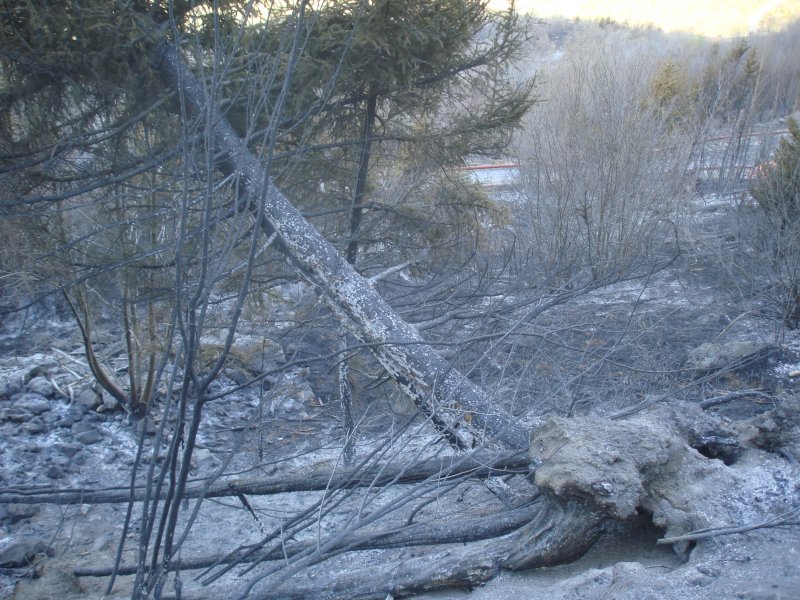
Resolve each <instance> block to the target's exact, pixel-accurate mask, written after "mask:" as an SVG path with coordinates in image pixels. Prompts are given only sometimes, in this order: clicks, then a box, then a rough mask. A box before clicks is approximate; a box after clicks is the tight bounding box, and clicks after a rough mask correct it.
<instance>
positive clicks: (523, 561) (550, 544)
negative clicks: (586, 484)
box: [198, 499, 604, 600]
mask: <svg viewBox="0 0 800 600" xmlns="http://www.w3.org/2000/svg"><path fill="white" fill-rule="evenodd" d="M603 521H604V517H603V516H602V515H600V514H599V513H596V512H593V511H592V510H590V509H589V508H588V507H587V506H586V505H585V504H583V503H576V502H567V503H563V504H562V503H561V502H558V501H554V500H553V499H545V500H544V501H543V502H542V503H541V505H540V507H539V510H538V511H537V512H536V514H535V515H534V516H533V517H532V518H531V520H530V521H529V522H528V523H527V524H526V525H524V526H523V527H521V528H519V529H517V530H516V531H514V532H513V533H511V534H508V535H505V536H502V537H498V538H495V539H492V540H486V541H482V542H476V543H472V544H470V545H469V546H466V547H465V546H456V547H447V548H445V549H442V550H438V551H436V552H434V553H433V554H429V555H427V556H424V557H420V558H412V559H407V560H401V561H396V562H394V563H391V564H382V565H374V566H370V567H368V568H363V569H357V570H353V571H347V572H337V573H335V575H333V576H328V577H314V578H313V579H310V578H308V577H305V576H303V577H296V578H292V579H291V580H289V581H287V582H285V583H284V584H283V585H280V586H277V587H276V586H275V585H274V584H273V583H272V582H271V581H270V580H269V579H267V580H265V581H264V582H263V583H261V584H259V585H258V586H256V588H255V589H254V590H253V591H252V592H251V595H249V596H247V597H248V598H252V599H254V600H256V599H257V600H276V599H278V598H292V599H301V598H302V599H308V600H323V599H324V600H334V599H339V598H342V599H343V598H348V599H350V598H352V599H359V600H368V599H377V598H380V599H381V600H383V599H384V598H386V597H387V596H395V597H403V596H409V595H412V594H420V593H423V592H432V591H437V590H444V589H449V588H460V589H467V590H471V589H474V588H476V587H477V586H479V585H480V584H482V583H485V582H486V581H488V580H490V579H491V578H492V577H494V576H495V575H497V573H498V572H499V571H500V570H501V569H510V570H517V569H527V568H533V567H541V566H551V565H556V564H560V563H563V562H569V561H571V560H574V559H576V558H578V557H580V556H581V555H582V554H583V553H584V552H585V551H586V550H587V549H588V548H589V547H590V546H591V545H592V544H593V543H594V542H595V540H596V539H597V537H598V536H599V534H600V533H601V531H602V527H603ZM216 593H218V592H215V591H213V590H209V593H208V594H203V595H201V596H199V597H198V598H203V599H206V598H213V597H215V594H216Z"/></svg>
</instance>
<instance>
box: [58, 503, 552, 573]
mask: <svg viewBox="0 0 800 600" xmlns="http://www.w3.org/2000/svg"><path fill="white" fill-rule="evenodd" d="M541 510H542V506H541V503H538V502H537V503H532V504H528V505H525V506H521V507H518V508H513V509H511V510H508V511H505V512H501V513H494V514H491V515H486V516H483V517H477V518H472V519H459V520H458V521H456V522H452V523H441V522H439V523H429V522H425V523H417V524H412V525H407V526H405V527H401V528H398V529H395V530H389V531H372V532H370V531H362V532H360V533H358V534H355V535H351V536H347V537H343V538H342V539H341V540H340V541H339V542H338V543H337V546H336V547H335V548H332V550H334V551H336V550H341V549H344V548H346V549H347V551H348V552H350V551H356V550H379V549H388V548H403V547H410V546H425V545H437V544H465V543H468V542H474V541H478V540H485V539H489V538H493V537H498V536H501V535H504V534H506V533H509V532H510V531H514V530H516V529H519V528H520V527H522V526H524V525H526V524H528V523H530V522H531V520H533V519H534V518H535V517H536V515H537V514H538V513H539V512H541ZM314 545H316V542H303V543H298V542H289V543H286V544H284V545H282V546H281V547H279V548H275V549H273V550H271V551H269V552H267V553H259V554H257V555H255V556H252V557H247V558H240V557H238V556H232V557H229V558H225V559H223V557H222V556H220V555H215V556H210V557H207V558H198V559H192V560H183V561H181V562H180V563H176V564H174V565H172V569H173V570H176V569H180V570H181V571H189V570H197V569H207V568H209V567H213V566H215V565H223V564H228V563H230V562H233V561H236V562H239V563H242V564H248V563H253V562H262V561H275V560H285V559H286V558H287V557H289V558H291V557H292V556H294V555H296V554H298V553H299V552H302V551H303V550H306V549H308V548H309V547H311V546H314ZM112 572H113V569H112V568H111V567H104V568H76V569H75V570H74V571H73V574H74V575H75V576H76V577H108V576H109V575H111V573H112ZM135 573H136V565H127V566H126V565H122V566H121V567H120V568H119V569H118V570H117V575H133V574H135Z"/></svg>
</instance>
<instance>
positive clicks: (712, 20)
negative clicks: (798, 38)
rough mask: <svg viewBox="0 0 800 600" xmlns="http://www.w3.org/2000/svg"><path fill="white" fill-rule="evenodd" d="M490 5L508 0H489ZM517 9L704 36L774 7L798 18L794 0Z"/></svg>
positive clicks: (531, 2)
mask: <svg viewBox="0 0 800 600" xmlns="http://www.w3.org/2000/svg"><path fill="white" fill-rule="evenodd" d="M490 4H491V5H492V6H493V7H496V8H501V7H505V6H508V0H491V2H490ZM516 5H517V9H518V10H519V11H520V12H533V13H534V14H536V15H537V16H541V17H553V16H562V17H568V18H575V17H581V18H585V19H597V18H602V17H608V16H611V17H612V18H614V20H616V21H620V22H629V23H632V24H641V25H643V24H655V25H656V26H658V27H660V28H661V29H663V30H664V31H688V32H691V33H699V34H703V35H708V36H714V37H719V36H728V35H741V34H745V33H747V32H748V31H750V30H754V29H756V28H758V26H759V25H760V24H763V23H764V19H765V17H767V18H768V17H769V15H770V13H774V11H776V10H778V11H782V12H783V13H784V14H786V13H788V14H793V15H796V16H797V17H798V18H800V2H798V1H797V0H517V2H516Z"/></svg>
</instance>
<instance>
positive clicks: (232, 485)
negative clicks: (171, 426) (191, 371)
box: [0, 452, 529, 505]
mask: <svg viewBox="0 0 800 600" xmlns="http://www.w3.org/2000/svg"><path fill="white" fill-rule="evenodd" d="M528 464H529V459H528V456H527V454H526V453H524V452H506V453H503V454H500V455H497V454H489V453H487V452H477V453H472V454H469V455H461V456H452V455H451V456H446V457H441V458H433V459H429V460H426V461H422V462H419V463H414V464H375V465H369V466H367V467H366V468H362V469H358V470H356V471H355V472H342V473H338V474H337V473H334V474H333V475H331V473H330V470H329V469H317V470H312V471H309V472H307V473H304V474H295V475H293V476H287V475H285V474H281V475H276V476H274V477H269V478H264V479H235V480H231V479H227V480H224V481H219V482H216V483H214V484H212V485H210V486H208V488H207V489H206V485H205V482H203V481H195V482H193V483H191V484H190V485H188V486H187V487H186V491H185V492H184V494H183V498H200V497H203V498H221V497H225V496H236V495H237V494H246V495H248V496H268V495H272V494H282V493H291V492H313V491H322V490H336V489H349V488H356V487H368V486H377V487H380V486H385V485H388V484H410V483H417V482H420V481H424V480H426V479H430V478H435V479H437V480H439V481H442V482H444V481H447V480H448V479H453V478H457V477H464V476H467V477H471V478H476V479H485V478H487V477H498V476H502V475H507V474H512V473H518V474H525V473H527V472H528ZM145 495H146V491H145V489H144V488H137V490H136V492H135V494H134V500H135V501H142V500H144V498H145ZM162 496H163V493H162ZM130 499H131V494H130V490H129V488H121V487H120V488H113V489H107V490H87V489H68V490H53V489H47V490H37V489H32V490H25V489H21V488H10V489H5V490H0V504H60V505H65V504H113V503H125V502H128V501H130ZM151 499H152V497H151Z"/></svg>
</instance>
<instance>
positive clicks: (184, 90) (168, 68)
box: [155, 42, 528, 448]
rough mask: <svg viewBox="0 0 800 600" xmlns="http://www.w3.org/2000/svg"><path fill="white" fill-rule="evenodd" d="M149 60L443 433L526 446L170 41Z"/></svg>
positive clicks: (301, 260)
mask: <svg viewBox="0 0 800 600" xmlns="http://www.w3.org/2000/svg"><path fill="white" fill-rule="evenodd" d="M155 67H156V68H157V69H158V70H159V72H160V73H161V75H162V78H163V80H164V82H165V83H166V85H167V86H169V87H170V88H171V89H173V90H175V91H176V92H178V96H179V97H180V98H181V99H182V101H183V102H184V103H185V110H186V111H187V112H188V113H189V114H191V115H194V116H198V115H205V118H206V119H208V121H209V122H210V123H211V124H212V125H213V128H214V142H215V144H216V147H217V150H218V151H219V154H220V160H221V161H225V162H227V163H228V165H232V166H233V168H234V171H235V173H236V174H237V175H238V176H239V177H240V180H241V185H242V186H243V187H244V188H245V190H246V192H247V193H248V194H249V199H250V203H251V207H253V208H255V207H258V208H259V209H260V210H261V211H263V212H262V214H263V216H264V219H265V220H266V221H267V222H268V226H269V228H270V229H271V230H273V231H274V232H275V233H276V234H277V235H278V238H279V240H280V244H279V246H280V247H281V248H282V250H283V251H284V252H285V254H286V255H287V257H288V258H289V260H290V262H291V263H292V264H293V265H294V267H295V268H296V269H297V270H298V271H300V272H301V273H302V275H303V276H304V277H305V278H307V279H308V280H310V281H311V282H313V283H314V284H315V285H316V286H317V288H318V289H319V291H320V293H321V294H322V296H323V297H324V298H325V299H326V301H327V302H328V304H329V305H330V306H331V307H332V309H333V310H334V311H335V312H336V313H337V314H339V315H341V316H344V317H346V321H347V324H348V328H349V329H350V330H351V332H352V334H353V335H354V336H355V337H356V338H358V339H359V340H360V341H362V342H364V343H367V344H369V345H370V348H371V351H372V353H373V354H374V355H375V357H376V358H377V359H378V361H380V363H381V365H382V366H383V367H384V368H385V369H386V370H387V372H388V373H389V374H390V375H391V376H392V377H393V378H394V380H395V381H396V382H397V384H398V385H399V386H400V387H401V389H402V390H403V391H404V392H405V393H406V394H407V395H408V396H410V397H411V399H412V400H413V401H414V402H415V403H416V404H417V406H418V407H419V408H420V410H422V412H423V413H424V414H426V415H427V416H428V417H429V418H430V419H431V421H432V422H433V424H434V425H435V426H436V427H437V428H438V430H439V431H440V432H441V433H442V435H444V436H445V437H446V438H447V440H448V441H449V442H450V443H451V444H452V445H454V446H456V447H458V448H471V447H475V446H478V445H481V444H484V443H488V442H494V443H497V444H499V445H501V446H504V447H507V448H526V447H527V446H528V439H527V434H526V433H525V431H524V430H523V429H522V428H520V427H518V426H517V425H516V424H515V423H513V422H512V421H511V417H510V415H508V414H507V413H506V411H504V410H502V409H501V408H500V407H497V406H495V405H494V404H493V403H492V401H491V400H490V399H487V398H486V396H485V395H484V394H483V393H482V392H481V390H480V389H479V388H478V387H477V386H475V385H474V384H473V383H472V382H470V381H469V380H468V379H467V378H466V377H465V376H464V375H462V374H461V373H459V372H458V371H456V370H455V369H453V368H452V367H451V365H450V364H448V362H447V360H445V359H444V358H443V357H442V356H440V355H439V354H438V353H437V352H435V351H434V350H433V349H432V348H431V347H430V346H429V345H427V344H426V343H425V341H424V340H423V339H422V337H421V336H420V334H419V332H418V331H417V330H416V329H415V328H414V327H413V326H411V325H410V324H408V323H406V322H405V321H403V320H402V319H401V318H400V317H399V316H398V315H397V314H396V313H395V312H394V311H393V310H392V308H391V307H390V306H389V305H388V304H387V303H386V302H385V301H384V300H383V298H381V296H380V295H379V294H378V293H377V292H376V290H375V289H374V288H373V287H372V285H371V283H370V282H369V281H367V280H366V279H364V278H363V277H361V276H360V275H359V274H358V273H357V272H356V271H355V269H354V268H353V266H352V265H350V264H349V263H348V262H347V260H346V258H345V257H344V256H343V255H342V253H341V252H339V251H338V250H336V249H335V248H334V247H333V246H332V245H331V244H330V243H329V242H328V241H327V240H325V238H324V237H322V235H321V234H320V233H319V231H317V230H316V229H315V228H314V227H313V226H312V225H311V224H310V223H308V221H306V220H305V219H304V218H303V216H302V215H301V214H300V213H299V212H298V211H297V210H296V209H295V208H294V206H292V204H291V203H290V202H289V201H288V200H287V199H286V197H285V196H284V195H283V193H282V192H281V191H280V190H279V189H278V188H277V187H276V185H275V183H274V181H273V180H272V178H271V177H270V176H269V174H268V173H267V172H266V170H265V169H264V167H263V165H262V164H261V162H260V160H259V159H258V157H257V156H256V155H255V154H254V153H252V152H250V150H249V149H248V148H247V145H246V143H245V141H243V140H242V139H241V138H240V137H239V136H238V135H237V134H236V132H235V130H234V129H233V127H232V126H231V125H230V123H228V122H227V121H226V120H225V118H224V117H223V116H222V114H221V113H220V111H219V110H218V109H217V107H215V106H212V105H209V101H208V99H207V97H206V94H205V90H204V87H203V86H202V84H201V83H200V82H199V81H198V80H196V79H195V78H194V76H193V75H192V73H191V71H190V70H189V68H188V67H187V65H186V64H185V63H184V62H183V61H182V59H181V57H180V55H179V52H178V50H177V48H176V47H175V46H174V45H172V44H170V43H167V42H162V43H161V44H160V45H159V51H158V52H157V55H156V57H155Z"/></svg>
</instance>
